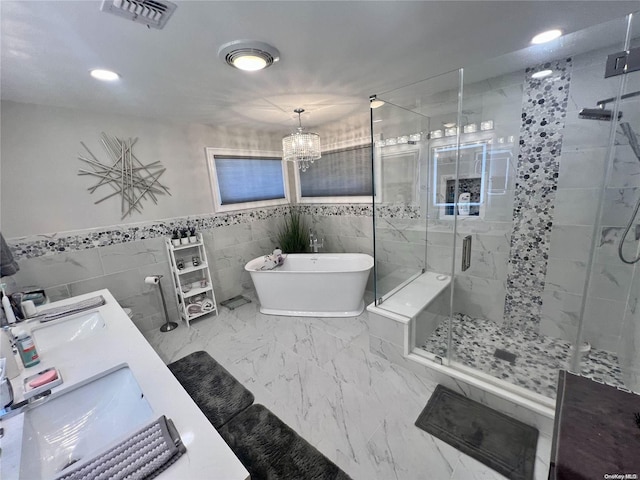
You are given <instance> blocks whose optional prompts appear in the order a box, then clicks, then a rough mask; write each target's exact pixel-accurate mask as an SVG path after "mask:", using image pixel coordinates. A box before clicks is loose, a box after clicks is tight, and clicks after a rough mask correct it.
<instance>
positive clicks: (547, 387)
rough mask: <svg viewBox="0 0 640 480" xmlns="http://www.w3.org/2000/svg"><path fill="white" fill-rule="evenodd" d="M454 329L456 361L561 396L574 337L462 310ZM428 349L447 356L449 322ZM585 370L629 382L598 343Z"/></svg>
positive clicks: (619, 383)
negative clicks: (503, 354) (503, 355)
mask: <svg viewBox="0 0 640 480" xmlns="http://www.w3.org/2000/svg"><path fill="white" fill-rule="evenodd" d="M452 328H453V343H454V350H455V360H457V361H459V362H461V363H464V364H465V365H467V366H469V367H472V368H477V369H479V370H482V371H483V372H485V373H488V374H489V375H492V376H494V377H496V378H500V379H503V380H505V381H507V382H510V383H513V384H515V385H518V386H520V387H525V388H527V389H529V390H533V391H534V392H537V393H540V394H542V395H544V396H546V397H550V398H555V397H556V387H557V382H558V370H559V369H565V370H566V369H569V365H570V360H571V354H572V351H571V343H570V342H567V341H565V340H560V339H557V338H552V337H546V336H544V335H539V334H537V333H535V332H530V331H522V330H519V329H517V328H513V327H509V326H500V325H498V324H496V323H495V322H492V321H491V320H484V319H480V318H473V317H470V316H469V315H464V314H461V313H458V314H456V315H455V316H454V318H453V322H452ZM422 349H423V350H426V351H427V352H431V353H434V354H436V355H440V356H442V357H444V356H445V355H446V353H447V326H446V324H444V323H443V324H440V325H439V326H438V328H437V329H436V330H435V331H434V332H433V334H432V335H431V337H429V339H428V340H427V341H426V342H425V343H424V344H423V345H422ZM496 349H501V350H505V351H507V352H510V353H513V354H515V355H516V359H515V361H514V362H510V361H507V360H503V359H499V358H496V357H495V356H494V353H495V352H496ZM581 373H582V375H585V376H587V377H590V378H594V379H596V380H600V381H604V382H606V383H609V384H611V385H614V386H621V387H624V383H623V381H622V371H621V370H620V366H619V363H618V357H617V355H616V354H614V353H611V352H607V351H604V350H598V349H595V348H592V349H591V351H590V352H589V353H588V354H585V355H584V356H583V362H582V368H581Z"/></svg>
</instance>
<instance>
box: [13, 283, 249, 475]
mask: <svg viewBox="0 0 640 480" xmlns="http://www.w3.org/2000/svg"><path fill="white" fill-rule="evenodd" d="M96 295H102V296H103V297H104V298H105V300H106V304H105V305H103V306H102V307H100V308H98V309H97V310H98V311H99V312H100V314H101V315H102V317H103V318H104V319H105V321H106V328H105V329H104V330H102V331H101V332H100V333H99V334H96V335H93V336H90V337H86V338H84V339H82V340H76V341H73V342H69V343H67V344H64V345H60V347H59V348H50V349H49V350H47V351H46V352H41V353H42V355H41V361H40V363H39V364H38V365H37V366H36V367H34V368H29V369H24V370H23V372H22V373H21V375H20V376H18V377H16V378H15V379H13V380H12V385H13V388H14V392H15V393H16V398H15V401H16V402H19V401H21V400H22V387H21V385H22V382H23V379H24V378H26V377H27V376H30V375H33V374H34V373H37V372H39V371H41V370H44V369H46V368H49V367H56V368H58V369H59V370H60V373H61V375H62V378H63V380H64V383H62V385H60V386H58V387H54V388H53V389H52V393H51V397H52V398H53V396H54V395H55V396H57V395H60V394H62V393H63V392H64V391H65V390H67V389H70V388H72V387H74V386H76V385H79V384H82V382H83V381H85V380H86V379H88V378H91V377H94V376H96V375H99V374H100V373H102V372H104V371H106V370H109V369H111V368H115V367H116V366H118V365H121V364H123V363H126V364H127V365H128V367H129V368H130V370H131V372H132V373H133V375H134V376H135V379H136V380H137V382H138V384H139V386H140V388H141V390H142V392H143V393H144V395H145V398H146V399H147V401H148V402H149V405H150V406H151V408H152V409H153V413H154V415H155V417H154V418H157V417H159V416H161V415H166V417H167V418H170V419H171V420H173V422H174V424H175V426H176V428H177V430H178V432H179V434H180V437H181V438H182V441H183V443H184V445H185V446H186V448H187V451H186V452H185V454H184V455H183V456H182V457H181V458H179V459H178V460H177V461H176V462H175V463H174V464H173V465H171V466H170V467H169V468H168V469H167V470H166V471H164V472H163V473H162V474H161V475H160V477H159V478H162V479H177V480H181V479H185V478H193V479H197V478H207V479H220V480H233V479H238V480H243V479H248V478H249V473H248V472H247V470H246V469H245V468H244V466H243V465H242V464H241V463H240V461H239V460H238V459H237V458H236V456H235V455H234V453H233V452H232V451H231V449H230V448H229V447H228V446H227V444H226V443H225V441H224V440H223V439H222V437H221V436H220V435H219V434H218V432H217V431H216V430H215V429H214V428H213V426H212V425H211V423H209V421H208V420H207V418H206V417H205V416H204V414H203V413H202V412H201V411H200V409H199V408H198V407H197V406H196V404H195V403H194V402H193V400H192V399H191V397H189V395H188V394H187V392H186V391H185V390H184V389H183V388H182V386H181V385H180V383H178V381H177V380H176V379H175V377H174V376H173V374H172V373H171V372H170V371H169V369H168V368H167V367H166V365H165V364H164V363H163V361H162V360H161V359H160V357H159V356H158V355H157V354H156V352H155V351H154V349H153V348H152V347H151V345H149V343H148V342H147V340H146V339H145V338H144V337H143V336H142V334H141V333H140V331H139V330H138V329H137V328H136V327H135V325H134V324H133V323H132V322H131V320H130V319H129V318H128V317H127V315H126V313H125V312H124V310H122V308H121V307H120V305H119V304H118V303H117V302H116V300H115V298H114V297H113V295H111V293H110V292H109V290H98V291H96V292H91V293H87V294H84V295H79V296H77V297H73V298H69V299H66V300H61V301H59V302H54V303H51V304H48V305H47V308H49V307H54V306H59V305H65V304H70V303H75V302H77V301H81V300H85V299H88V298H91V297H95V296H96ZM23 325H24V326H25V327H26V329H27V330H30V328H31V327H36V326H38V325H40V323H39V322H37V321H35V322H31V324H30V322H26V323H25V324H23ZM163 335H168V336H170V335H172V332H168V333H165V334H163ZM36 408H37V407H36ZM20 415H24V414H20ZM16 418H18V416H16V417H13V418H11V419H9V420H5V421H3V422H2V423H3V426H4V427H5V436H4V437H3V438H2V439H0V448H2V451H3V452H5V451H7V450H10V449H11V443H12V442H13V443H14V445H15V442H16V436H17V437H21V435H19V433H20V432H19V431H16V429H13V431H12V429H11V428H9V427H10V426H11V425H8V424H7V423H6V422H8V421H12V420H14V419H16ZM131 433H133V432H131ZM17 441H18V442H21V438H18V440H17ZM19 466H20V458H19V456H18V458H14V459H13V460H11V459H10V458H6V456H5V455H3V461H2V463H1V464H0V469H1V470H0V477H2V478H3V479H4V480H10V479H14V478H18V472H17V471H16V470H19ZM12 470H13V471H12Z"/></svg>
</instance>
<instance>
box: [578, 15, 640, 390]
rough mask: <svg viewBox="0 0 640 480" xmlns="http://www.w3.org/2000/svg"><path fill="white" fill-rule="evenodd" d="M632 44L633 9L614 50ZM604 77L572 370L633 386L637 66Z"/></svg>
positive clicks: (638, 339)
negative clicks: (593, 208)
mask: <svg viewBox="0 0 640 480" xmlns="http://www.w3.org/2000/svg"><path fill="white" fill-rule="evenodd" d="M638 47H640V17H639V16H637V15H635V16H630V17H629V22H628V35H627V38H626V42H625V45H624V48H622V49H621V50H630V49H633V48H638ZM608 53H616V50H611V51H610V52H608ZM609 81H611V82H612V85H615V89H612V90H610V91H609V92H607V93H610V94H611V95H604V96H602V97H601V98H599V99H598V102H597V105H598V107H600V108H601V109H602V110H604V111H605V112H607V113H609V114H610V115H609V118H610V119H607V120H599V121H600V122H603V123H604V122H606V123H608V126H609V132H610V136H609V139H608V140H609V148H610V150H609V155H608V163H607V168H606V174H605V181H604V185H603V190H602V194H601V207H600V210H601V213H600V217H599V219H598V222H597V224H596V228H595V235H596V238H595V244H596V248H595V249H594V252H593V256H592V258H591V262H592V268H591V271H590V276H589V281H588V284H587V286H586V287H585V290H586V293H587V294H586V301H585V302H584V305H583V315H582V324H581V327H582V328H581V329H580V331H579V342H580V345H581V346H582V348H581V351H580V352H579V355H575V356H574V357H575V358H574V370H576V371H580V372H581V373H583V374H585V375H588V376H590V377H596V378H599V379H601V380H603V381H605V382H607V383H610V384H612V385H616V386H622V387H626V388H628V389H630V390H634V391H636V392H640V309H639V302H640V214H639V212H638V210H640V71H635V72H630V73H627V74H624V75H620V76H616V77H611V78H610V79H609ZM598 113H599V112H598V111H596V112H595V115H597V114H598ZM591 115H592V116H593V115H594V114H593V113H591ZM601 115H602V114H601ZM578 361H579V365H578Z"/></svg>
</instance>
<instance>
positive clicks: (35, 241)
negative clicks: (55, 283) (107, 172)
mask: <svg viewBox="0 0 640 480" xmlns="http://www.w3.org/2000/svg"><path fill="white" fill-rule="evenodd" d="M290 208H291V207H289V206H281V207H273V208H261V209H251V210H245V211H240V212H233V213H223V214H207V215H190V216H186V217H176V218H170V219H165V220H157V221H149V222H141V223H135V224H123V225H112V226H108V227H101V228H91V229H86V230H76V231H73V232H62V233H49V234H42V235H30V236H28V237H19V238H11V239H7V243H8V244H9V247H10V248H11V253H12V254H13V257H14V258H15V259H16V260H20V259H23V258H36V257H42V256H45V255H56V254H58V253H63V252H72V251H80V250H86V249H90V248H100V247H106V246H109V245H116V244H120V243H126V242H135V241H138V240H144V239H147V238H156V237H167V236H171V233H172V232H173V230H174V229H176V228H178V229H180V228H185V227H196V230H198V231H206V230H212V229H215V228H220V227H227V226H230V225H238V224H242V223H250V222H254V221H257V220H268V219H277V218H279V217H282V216H283V215H285V214H286V213H288V212H289V211H290ZM294 208H296V209H297V210H298V211H300V213H304V214H308V215H316V216H331V215H341V216H367V217H370V216H371V215H372V212H373V209H372V206H371V205H360V204H345V205H335V204H332V205H299V206H295V207H294ZM376 212H377V214H378V215H379V216H380V217H384V218H419V217H420V213H419V209H418V207H414V206H407V205H384V206H377V207H376Z"/></svg>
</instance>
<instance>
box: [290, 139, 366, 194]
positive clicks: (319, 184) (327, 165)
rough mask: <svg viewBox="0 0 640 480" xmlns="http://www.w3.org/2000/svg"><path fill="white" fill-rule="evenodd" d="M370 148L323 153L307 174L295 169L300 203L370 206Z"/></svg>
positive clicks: (359, 147) (363, 147) (362, 147)
mask: <svg viewBox="0 0 640 480" xmlns="http://www.w3.org/2000/svg"><path fill="white" fill-rule="evenodd" d="M371 175H372V172H371V146H370V145H364V146H358V147H353V148H348V149H343V150H334V151H330V152H322V158H320V159H319V160H316V161H315V163H314V164H313V165H312V166H311V168H309V169H308V170H307V171H306V172H301V171H299V170H297V169H296V179H297V181H298V182H297V183H298V201H299V202H302V203H314V202H315V203H340V202H348V203H360V202H362V203H365V202H371V196H372V194H373V186H372V183H371Z"/></svg>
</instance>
